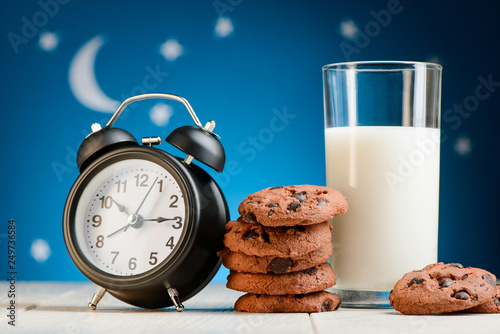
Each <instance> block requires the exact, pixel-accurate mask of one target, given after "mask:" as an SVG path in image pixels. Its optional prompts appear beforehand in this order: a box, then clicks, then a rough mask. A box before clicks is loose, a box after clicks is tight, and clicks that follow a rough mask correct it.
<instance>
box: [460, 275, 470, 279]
mask: <svg viewBox="0 0 500 334" xmlns="http://www.w3.org/2000/svg"><path fill="white" fill-rule="evenodd" d="M467 277H469V275H467V274H465V275H463V276H462V277H460V279H461V280H462V281H465V280H466V279H467Z"/></svg>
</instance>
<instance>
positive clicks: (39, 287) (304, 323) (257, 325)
mask: <svg viewBox="0 0 500 334" xmlns="http://www.w3.org/2000/svg"><path fill="white" fill-rule="evenodd" d="M4 287H6V285H5V284H3V283H2V284H0V289H1V290H3V291H5V290H4ZM18 290H19V298H18V301H17V302H18V304H16V305H17V306H18V310H17V311H18V312H17V314H16V324H17V326H16V327H15V328H12V327H11V326H8V325H7V321H8V319H7V318H6V314H5V313H3V315H2V316H0V328H1V330H0V332H2V333H4V332H7V333H11V332H12V333H42V334H43V333H57V334H58V333H67V334H69V333H71V334H77V333H106V334H109V333H110V332H123V333H166V332H169V333H175V332H179V333H242V334H245V333H258V334H265V333H273V334H275V333H277V332H282V331H286V332H287V333H313V330H312V327H311V324H310V320H309V316H308V314H247V313H240V312H235V311H234V309H233V308H232V306H233V305H234V302H235V301H236V299H237V298H238V297H239V296H240V295H241V293H238V292H235V291H231V290H229V289H226V288H225V287H224V285H222V284H211V285H209V286H208V287H207V288H205V289H204V290H203V291H202V292H201V293H199V294H198V295H196V296H195V297H193V298H192V299H191V300H188V301H186V302H185V303H184V304H185V307H186V310H185V311H183V312H181V313H179V312H176V311H175V310H174V309H173V308H168V309H162V310H145V309H140V308H136V307H132V306H130V305H127V304H125V303H122V302H120V301H118V300H117V299H115V298H113V297H112V296H110V295H105V296H104V298H103V299H102V301H101V302H100V303H99V305H98V309H97V310H96V311H91V310H89V309H88V308H87V303H88V302H89V300H90V298H91V296H92V294H93V292H94V290H95V286H94V285H92V284H88V283H36V282H35V283H33V282H19V284H18ZM3 297H4V296H2V300H1V309H2V311H3V310H5V309H6V308H5V306H7V303H6V302H7V301H6V300H5V298H3ZM4 328H6V331H4Z"/></svg>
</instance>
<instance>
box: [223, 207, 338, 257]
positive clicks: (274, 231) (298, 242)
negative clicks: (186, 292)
mask: <svg viewBox="0 0 500 334" xmlns="http://www.w3.org/2000/svg"><path fill="white" fill-rule="evenodd" d="M331 230H332V226H331V225H330V223H329V222H327V221H325V222H322V223H319V224H314V225H308V226H302V225H299V226H283V227H265V226H262V225H260V224H251V223H246V222H244V221H243V220H242V219H241V217H240V218H239V219H238V221H230V222H228V223H227V224H226V231H227V232H226V234H225V235H224V245H225V246H226V247H227V248H229V249H230V250H231V251H233V252H241V253H245V254H247V255H257V256H267V255H272V256H280V257H288V256H302V255H304V254H307V253H309V252H312V251H314V250H316V249H318V248H321V247H324V246H325V245H326V244H328V243H330V240H331V238H332V236H331V232H330V231H331Z"/></svg>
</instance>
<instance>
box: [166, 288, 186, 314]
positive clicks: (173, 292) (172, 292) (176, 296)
mask: <svg viewBox="0 0 500 334" xmlns="http://www.w3.org/2000/svg"><path fill="white" fill-rule="evenodd" d="M167 291H168V295H169V296H170V299H172V303H174V305H175V310H176V311H177V312H182V311H183V310H184V305H182V303H181V299H180V298H179V292H177V289H176V288H174V287H173V286H171V287H169V288H168V289H167Z"/></svg>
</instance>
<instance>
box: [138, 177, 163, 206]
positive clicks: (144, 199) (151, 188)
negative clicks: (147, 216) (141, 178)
mask: <svg viewBox="0 0 500 334" xmlns="http://www.w3.org/2000/svg"><path fill="white" fill-rule="evenodd" d="M156 181H158V177H156V179H155V180H154V182H153V185H152V186H151V187H150V188H149V190H148V193H147V194H146V196H144V198H143V200H142V202H141V205H139V207H138V208H137V211H136V212H135V215H137V214H138V213H139V210H140V209H141V208H142V205H143V204H144V202H145V201H146V198H148V196H149V193H150V192H151V190H153V187H154V186H155V184H156Z"/></svg>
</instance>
